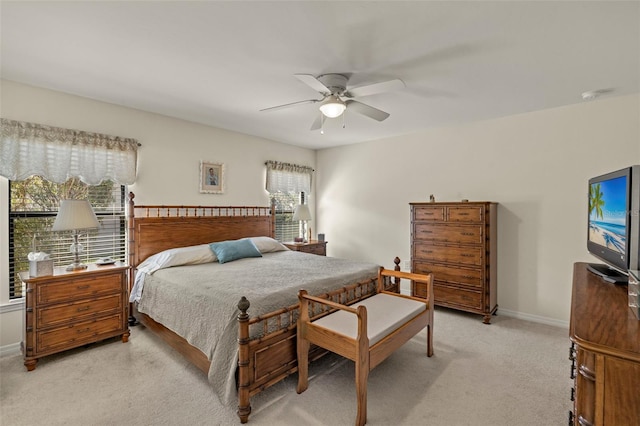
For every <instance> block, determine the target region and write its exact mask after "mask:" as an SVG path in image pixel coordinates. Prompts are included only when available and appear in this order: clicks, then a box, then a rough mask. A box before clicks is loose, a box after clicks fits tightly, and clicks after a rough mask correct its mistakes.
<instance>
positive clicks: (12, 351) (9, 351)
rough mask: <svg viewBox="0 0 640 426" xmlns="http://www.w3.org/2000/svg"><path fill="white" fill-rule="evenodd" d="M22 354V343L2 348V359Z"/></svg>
mask: <svg viewBox="0 0 640 426" xmlns="http://www.w3.org/2000/svg"><path fill="white" fill-rule="evenodd" d="M19 353H20V343H12V344H10V345H5V346H0V357H5V356H10V355H17V354H19Z"/></svg>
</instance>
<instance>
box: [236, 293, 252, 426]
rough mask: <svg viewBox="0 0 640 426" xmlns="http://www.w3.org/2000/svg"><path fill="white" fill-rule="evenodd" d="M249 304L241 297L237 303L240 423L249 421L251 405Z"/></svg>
mask: <svg viewBox="0 0 640 426" xmlns="http://www.w3.org/2000/svg"><path fill="white" fill-rule="evenodd" d="M249 306H250V303H249V301H248V300H247V298H246V297H244V296H242V299H240V302H238V309H240V313H239V314H238V345H239V350H238V417H240V422H241V423H246V422H248V421H249V414H251V403H250V401H249V386H250V384H251V381H250V375H249V314H247V310H249Z"/></svg>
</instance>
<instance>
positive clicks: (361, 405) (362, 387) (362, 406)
mask: <svg viewBox="0 0 640 426" xmlns="http://www.w3.org/2000/svg"><path fill="white" fill-rule="evenodd" d="M368 379H369V351H368V350H366V351H362V352H360V354H359V355H358V359H357V361H356V395H357V398H358V413H357V416H356V426H364V424H365V423H367V380H368Z"/></svg>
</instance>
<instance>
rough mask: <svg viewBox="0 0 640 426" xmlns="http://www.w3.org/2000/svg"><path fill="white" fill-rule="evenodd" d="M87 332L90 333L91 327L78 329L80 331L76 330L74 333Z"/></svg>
mask: <svg viewBox="0 0 640 426" xmlns="http://www.w3.org/2000/svg"><path fill="white" fill-rule="evenodd" d="M87 331H91V327H87V328H80V329H78V330H76V333H85V332H87Z"/></svg>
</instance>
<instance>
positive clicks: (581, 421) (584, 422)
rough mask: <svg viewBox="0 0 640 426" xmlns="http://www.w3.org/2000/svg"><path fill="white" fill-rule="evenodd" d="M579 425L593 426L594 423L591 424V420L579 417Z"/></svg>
mask: <svg viewBox="0 0 640 426" xmlns="http://www.w3.org/2000/svg"><path fill="white" fill-rule="evenodd" d="M578 424H579V425H580V426H593V423H591V422H590V421H589V420H587V419H585V418H584V417H582V416H581V415H580V416H578Z"/></svg>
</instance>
